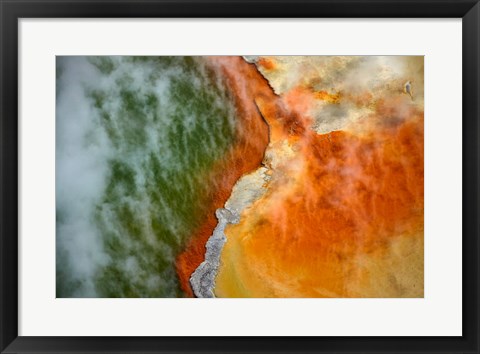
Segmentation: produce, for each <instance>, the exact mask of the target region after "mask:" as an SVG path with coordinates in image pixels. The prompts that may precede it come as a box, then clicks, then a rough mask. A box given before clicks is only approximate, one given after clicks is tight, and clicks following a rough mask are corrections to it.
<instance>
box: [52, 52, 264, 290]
mask: <svg viewBox="0 0 480 354" xmlns="http://www.w3.org/2000/svg"><path fill="white" fill-rule="evenodd" d="M221 70H222V69H221V67H220V66H219V65H214V64H212V63H207V61H206V59H204V58H192V57H57V103H56V219H57V222H56V223H57V236H56V237H57V251H56V264H57V285H56V288H57V297H181V296H185V295H186V294H189V293H188V291H189V289H188V287H186V286H185V285H184V286H183V288H184V290H186V291H187V292H185V291H184V290H182V288H181V286H180V281H179V277H178V276H177V273H176V264H175V261H176V258H177V257H178V255H179V254H180V253H181V252H182V251H183V250H184V249H185V247H186V246H187V244H188V241H189V239H191V238H192V235H194V234H195V232H198V229H199V228H201V227H202V225H203V224H204V223H205V220H208V219H209V218H211V215H212V214H213V213H214V210H215V208H216V207H220V204H222V203H223V202H224V200H223V199H226V198H227V197H228V194H229V193H228V192H227V191H225V189H228V188H231V185H233V183H235V180H236V179H237V178H238V177H239V174H240V175H241V173H243V171H241V170H242V168H243V169H248V168H253V167H254V165H256V164H258V163H259V161H260V159H261V154H262V153H263V149H264V146H263V147H262V146H261V144H259V143H258V142H257V143H256V144H257V145H258V146H257V147H256V148H255V149H253V150H254V151H253V155H252V156H251V159H252V161H251V163H250V165H251V166H247V165H248V164H246V165H245V164H244V165H245V166H243V165H242V166H240V168H237V169H236V170H237V171H239V172H237V173H233V175H232V177H230V178H228V176H226V177H225V176H224V177H222V178H218V176H215V171H218V170H219V169H220V168H221V167H222V166H223V168H224V167H226V166H228V163H229V161H230V162H231V161H232V160H233V159H234V155H235V149H238V147H239V143H242V139H243V140H245V137H243V138H242V134H243V135H245V134H246V131H245V129H247V128H248V126H249V124H251V121H250V123H249V124H242V123H241V122H240V121H239V120H238V119H237V118H236V115H237V108H236V106H238V102H236V100H235V97H233V96H232V95H231V94H230V93H229V90H227V89H226V86H225V85H226V81H225V80H224V79H222V75H220V74H219V73H220V71H221ZM250 118H251V117H246V118H245V119H244V120H243V122H244V123H245V122H246V123H248V122H249V119H250ZM239 122H240V123H239ZM259 124H263V122H260V123H259ZM251 127H254V126H251ZM257 128H258V127H257ZM262 129H264V133H266V127H260V128H259V129H256V130H258V131H261V130H262ZM260 140H261V139H260ZM264 142H266V135H265V138H264ZM240 145H241V144H240ZM243 145H244V147H245V146H246V144H245V142H244V143H243ZM247 145H248V144H247ZM247 147H248V146H247ZM255 153H256V154H257V155H258V157H257V158H256V157H255ZM217 174H218V173H217ZM227 175H228V174H227ZM219 191H220V192H221V193H223V194H225V196H224V198H221V197H219V196H218V193H219ZM213 227H214V225H213ZM213 227H212V229H213ZM200 261H201V260H198V263H199V262H200ZM197 265H198V264H197V262H195V261H194V262H193V264H192V266H191V267H190V268H195V267H196V266H197ZM189 295H191V294H189Z"/></svg>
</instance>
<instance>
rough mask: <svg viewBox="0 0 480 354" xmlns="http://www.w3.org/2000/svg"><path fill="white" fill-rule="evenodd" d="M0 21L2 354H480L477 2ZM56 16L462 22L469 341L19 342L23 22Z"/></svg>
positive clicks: (5, 5) (151, 11) (20, 7)
mask: <svg viewBox="0 0 480 354" xmlns="http://www.w3.org/2000/svg"><path fill="white" fill-rule="evenodd" d="M0 12H1V20H0V21H1V58H0V60H1V97H0V106H1V117H0V132H1V145H0V156H1V167H0V168H1V170H0V172H1V173H0V182H1V183H0V200H1V204H0V205H1V206H0V207H1V212H0V228H1V231H0V250H1V262H0V266H1V268H0V327H1V328H0V350H1V353H40V352H41V353H74V352H75V353H107V352H108V353H147V352H148V353H180V352H182V353H240V352H242V353H243V352H247V353H267V352H271V353H273V352H277V353H307V352H318V353H333V352H349V353H360V352H363V353H373V352H375V353H378V352H384V353H394V352H402V353H407V352H408V353H427V352H428V353H446V352H448V353H479V311H478V310H479V306H478V304H479V293H478V286H479V261H478V259H479V253H480V252H479V242H478V237H479V218H478V211H479V210H478V205H479V199H478V196H479V195H478V176H479V174H478V173H479V167H480V165H479V161H478V157H479V156H478V154H479V148H480V145H479V124H478V119H479V98H480V92H479V83H480V80H479V62H480V58H479V48H480V47H479V43H480V41H479V34H480V27H479V17H480V5H479V3H478V0H418V1H415V0H413V1H412V0H298V1H295V0H272V1H270V0H258V1H257V0H230V1H229V0H197V1H195V0H112V1H106V0H100V1H95V0H0ZM58 17H63V18H89V17H92V18H111V17H121V18H125V17H135V18H146V17H165V18H167V17H184V18H192V17H225V18H228V17H249V18H253V17H256V18H259V17H266V18H274V17H283V18H291V17H310V18H311V17H320V18H328V17H330V18H331V17H347V18H356V17H367V18H379V17H386V18H395V17H401V18H435V17H440V18H447V17H453V18H462V19H463V20H462V21H463V25H462V27H463V28H462V41H463V43H462V47H463V49H462V55H463V59H462V60H463V68H462V70H463V74H462V75H463V105H462V108H463V118H462V119H463V135H462V138H463V142H462V144H463V152H462V163H463V167H462V169H463V170H462V173H463V187H462V188H463V201H462V203H463V204H462V205H463V219H462V221H463V231H462V232H463V234H462V237H463V246H462V247H463V259H462V262H463V264H462V266H463V273H462V277H463V299H462V300H463V309H462V311H463V323H462V325H463V335H462V336H461V337H215V336H212V337H21V336H18V331H17V326H18V316H17V314H18V245H17V241H18V126H17V124H18V119H17V118H18V94H17V93H18V23H17V21H18V19H20V18H58ZM252 316H253V314H252ZM192 320H193V319H192ZM438 320H439V321H442V320H443V319H442V315H441V314H438ZM214 333H215V330H214V329H213V328H212V334H214Z"/></svg>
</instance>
